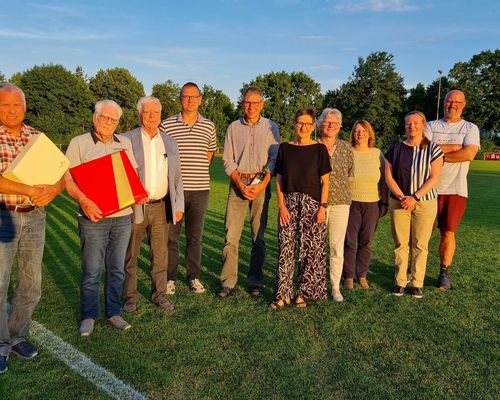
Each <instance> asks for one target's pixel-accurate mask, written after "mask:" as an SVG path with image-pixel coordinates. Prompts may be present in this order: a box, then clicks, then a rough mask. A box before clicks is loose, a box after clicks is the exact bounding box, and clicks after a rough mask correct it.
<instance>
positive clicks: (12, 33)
mask: <svg viewBox="0 0 500 400" xmlns="http://www.w3.org/2000/svg"><path fill="white" fill-rule="evenodd" d="M2 36H3V37H11V38H19V39H35V40H56V41H62V42H74V41H84V40H104V39H112V38H115V37H116V35H110V34H94V33H83V34H79V33H74V32H44V31H35V30H30V31H19V30H13V29H0V37H2Z"/></svg>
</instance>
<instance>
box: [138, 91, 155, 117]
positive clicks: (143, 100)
mask: <svg viewBox="0 0 500 400" xmlns="http://www.w3.org/2000/svg"><path fill="white" fill-rule="evenodd" d="M153 101H154V102H157V103H158V104H159V105H160V111H161V102H160V100H158V99H157V98H156V97H154V96H144V97H141V98H140V99H139V101H138V102H137V113H138V114H139V115H141V114H142V106H143V105H144V104H147V103H151V102H153Z"/></svg>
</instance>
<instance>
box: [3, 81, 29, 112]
mask: <svg viewBox="0 0 500 400" xmlns="http://www.w3.org/2000/svg"><path fill="white" fill-rule="evenodd" d="M0 92H17V93H19V94H20V95H21V99H22V100H23V105H24V111H26V96H25V95H24V92H23V91H22V89H21V88H20V87H19V86H17V85H14V84H13V83H10V82H4V83H0Z"/></svg>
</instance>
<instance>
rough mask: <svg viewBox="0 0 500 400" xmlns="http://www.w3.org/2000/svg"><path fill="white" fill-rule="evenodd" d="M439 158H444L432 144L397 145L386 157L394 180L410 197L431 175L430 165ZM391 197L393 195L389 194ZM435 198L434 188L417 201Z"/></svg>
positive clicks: (438, 148)
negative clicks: (423, 145)
mask: <svg viewBox="0 0 500 400" xmlns="http://www.w3.org/2000/svg"><path fill="white" fill-rule="evenodd" d="M441 157H444V154H443V151H442V150H441V148H440V147H439V146H438V145H437V144H435V143H432V142H430V143H429V144H428V145H427V146H425V147H421V146H408V145H406V144H404V143H398V144H395V145H394V146H393V147H392V148H391V149H390V150H389V152H388V153H387V156H386V158H387V160H388V161H389V162H390V163H391V165H392V173H393V177H394V180H395V181H396V183H397V184H398V186H399V188H400V189H401V190H402V191H403V193H404V194H406V195H411V194H413V193H415V192H416V191H417V190H418V189H419V188H420V187H422V185H423V184H424V182H425V181H426V180H427V179H429V177H430V175H431V163H432V162H434V161H436V160H437V159H439V158H441ZM408 172H410V174H408ZM408 175H409V176H408ZM391 197H394V195H393V194H391ZM436 197H437V191H436V188H435V187H434V188H432V190H431V191H429V192H428V193H427V194H425V195H424V196H422V197H420V199H419V201H425V200H431V199H435V198H436Z"/></svg>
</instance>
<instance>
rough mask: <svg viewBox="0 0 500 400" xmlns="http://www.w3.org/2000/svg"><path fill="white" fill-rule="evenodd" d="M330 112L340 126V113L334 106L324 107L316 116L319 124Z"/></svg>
mask: <svg viewBox="0 0 500 400" xmlns="http://www.w3.org/2000/svg"><path fill="white" fill-rule="evenodd" d="M330 114H332V115H335V116H336V117H337V118H338V119H339V122H340V126H342V113H341V112H340V111H339V110H337V109H336V108H325V109H324V110H323V112H322V113H321V115H320V116H319V118H318V123H319V124H321V123H322V122H323V120H324V119H325V118H326V117H327V116H329V115H330Z"/></svg>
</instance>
